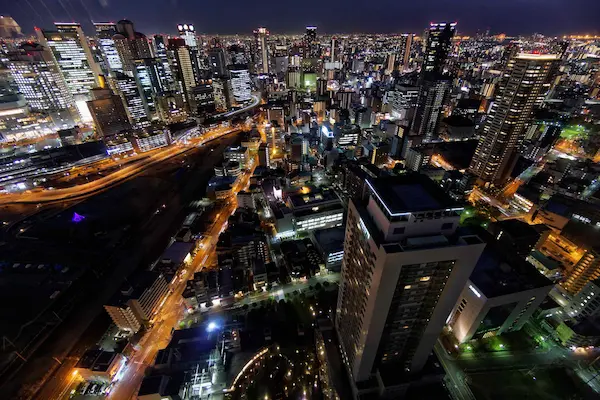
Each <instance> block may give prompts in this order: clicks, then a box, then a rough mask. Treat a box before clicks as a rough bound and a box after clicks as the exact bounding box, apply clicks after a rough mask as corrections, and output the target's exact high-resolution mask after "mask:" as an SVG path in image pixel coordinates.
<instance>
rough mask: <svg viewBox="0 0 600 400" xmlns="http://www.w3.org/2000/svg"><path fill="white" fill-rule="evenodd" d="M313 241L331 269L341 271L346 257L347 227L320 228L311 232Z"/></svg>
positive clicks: (327, 266) (326, 266)
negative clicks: (345, 238) (345, 240)
mask: <svg viewBox="0 0 600 400" xmlns="http://www.w3.org/2000/svg"><path fill="white" fill-rule="evenodd" d="M311 235H312V239H313V243H314V244H315V246H316V248H317V250H318V251H319V253H320V254H321V257H322V259H323V260H324V261H325V268H327V269H328V270H329V271H334V272H340V271H341V269H342V259H343V258H344V237H345V228H344V227H341V226H340V227H335V228H328V229H319V230H315V231H312V233H311Z"/></svg>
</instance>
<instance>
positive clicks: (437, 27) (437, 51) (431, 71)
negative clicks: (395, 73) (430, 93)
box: [421, 22, 456, 79]
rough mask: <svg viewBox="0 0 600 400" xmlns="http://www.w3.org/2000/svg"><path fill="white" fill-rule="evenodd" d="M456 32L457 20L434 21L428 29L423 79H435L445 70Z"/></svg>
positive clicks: (422, 68)
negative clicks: (448, 21) (451, 21)
mask: <svg viewBox="0 0 600 400" xmlns="http://www.w3.org/2000/svg"><path fill="white" fill-rule="evenodd" d="M455 33H456V22H453V23H446V22H440V23H434V22H432V23H431V25H430V26H429V30H428V31H427V42H426V45H425V55H424V59H423V65H422V67H421V77H422V78H423V79H431V77H432V78H433V79H435V78H437V76H439V75H441V74H442V73H443V72H444V65H445V64H446V59H447V58H448V54H449V53H450V49H451V47H452V38H453V37H454V34H455Z"/></svg>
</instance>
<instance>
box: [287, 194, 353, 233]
mask: <svg viewBox="0 0 600 400" xmlns="http://www.w3.org/2000/svg"><path fill="white" fill-rule="evenodd" d="M286 204H287V205H288V207H289V208H290V209H291V210H292V214H293V222H294V229H295V230H296V231H298V232H301V231H312V230H315V229H325V228H333V227H335V226H342V224H343V222H344V212H345V209H344V206H343V205H342V202H341V200H340V199H339V197H338V196H337V194H336V193H335V192H334V191H333V190H329V189H326V190H321V189H315V190H314V191H312V192H308V193H304V190H301V191H300V192H299V193H295V194H292V195H290V196H288V198H287V201H286Z"/></svg>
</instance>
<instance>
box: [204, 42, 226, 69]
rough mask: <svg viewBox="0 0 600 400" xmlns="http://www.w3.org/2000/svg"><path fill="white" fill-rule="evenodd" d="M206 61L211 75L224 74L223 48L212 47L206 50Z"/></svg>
mask: <svg viewBox="0 0 600 400" xmlns="http://www.w3.org/2000/svg"><path fill="white" fill-rule="evenodd" d="M208 63H209V66H210V70H211V73H212V76H225V75H226V74H227V61H226V60H225V50H223V48H222V47H213V48H211V49H209V50H208Z"/></svg>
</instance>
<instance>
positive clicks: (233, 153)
mask: <svg viewBox="0 0 600 400" xmlns="http://www.w3.org/2000/svg"><path fill="white" fill-rule="evenodd" d="M223 157H225V159H226V160H229V161H237V162H238V163H240V168H241V169H245V168H248V166H249V164H250V153H249V151H248V148H247V147H242V146H236V147H228V148H227V149H226V150H225V151H224V152H223Z"/></svg>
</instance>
